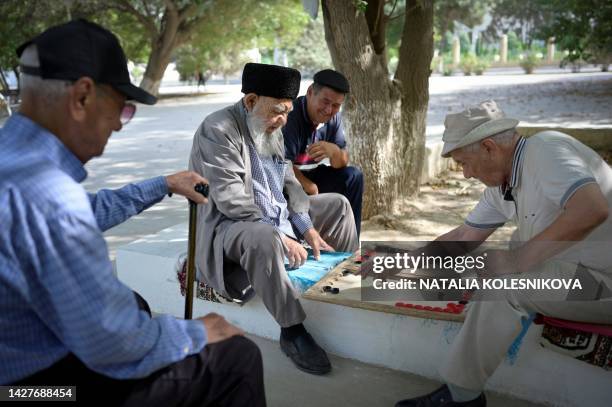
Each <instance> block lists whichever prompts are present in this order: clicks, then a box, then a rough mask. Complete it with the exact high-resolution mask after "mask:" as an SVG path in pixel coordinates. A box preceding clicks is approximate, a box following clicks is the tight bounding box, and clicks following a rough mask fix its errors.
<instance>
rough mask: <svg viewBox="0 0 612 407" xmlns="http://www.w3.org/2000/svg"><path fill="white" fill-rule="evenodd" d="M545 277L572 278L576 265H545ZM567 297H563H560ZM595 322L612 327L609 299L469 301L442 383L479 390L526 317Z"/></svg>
mask: <svg viewBox="0 0 612 407" xmlns="http://www.w3.org/2000/svg"><path fill="white" fill-rule="evenodd" d="M545 268H546V270H544V271H543V272H542V274H541V276H543V277H547V276H548V277H553V278H554V277H565V278H571V277H572V273H574V272H575V271H576V265H570V264H569V263H564V262H554V261H551V262H548V263H546V265H545ZM562 295H565V294H562ZM534 312H537V313H541V314H543V315H546V316H549V317H554V318H560V319H567V320H570V321H581V322H589V323H596V324H611V323H612V301H610V300H609V299H607V300H599V301H542V300H541V295H539V296H538V295H537V294H533V293H530V292H528V291H518V290H515V291H512V292H511V294H508V295H507V296H506V299H505V300H492V301H479V302H472V303H470V308H469V310H468V314H467V317H466V320H465V322H464V323H463V326H462V327H461V330H460V331H459V334H458V335H457V337H456V338H455V340H454V341H453V343H452V345H451V350H450V354H449V358H448V360H447V363H446V365H445V366H444V367H443V368H442V369H441V370H440V374H441V375H442V378H443V379H444V381H445V382H446V383H450V384H454V385H457V386H460V387H463V388H466V389H470V390H474V391H482V390H483V388H484V386H485V383H486V381H487V379H488V378H489V377H490V376H491V375H492V374H493V372H494V371H495V369H496V368H497V367H498V366H499V364H500V363H501V362H502V361H503V360H504V358H505V357H506V353H507V351H508V348H509V347H510V345H511V344H512V342H514V339H515V338H516V337H517V335H518V334H519V333H520V332H521V329H522V325H521V319H522V318H523V317H527V316H528V315H529V314H530V313H534Z"/></svg>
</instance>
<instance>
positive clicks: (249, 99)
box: [244, 93, 259, 112]
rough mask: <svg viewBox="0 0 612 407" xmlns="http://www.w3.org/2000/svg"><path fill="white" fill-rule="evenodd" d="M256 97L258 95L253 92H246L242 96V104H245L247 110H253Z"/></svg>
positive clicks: (257, 97)
mask: <svg viewBox="0 0 612 407" xmlns="http://www.w3.org/2000/svg"><path fill="white" fill-rule="evenodd" d="M258 99H259V96H257V95H256V94H255V93H247V94H246V95H245V96H244V104H245V105H246V109H247V111H248V112H252V111H253V108H255V104H256V103H257V100H258Z"/></svg>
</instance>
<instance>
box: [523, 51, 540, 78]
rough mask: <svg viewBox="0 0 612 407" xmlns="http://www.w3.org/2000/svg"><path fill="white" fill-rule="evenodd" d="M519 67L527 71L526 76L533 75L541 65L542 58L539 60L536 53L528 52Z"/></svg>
mask: <svg viewBox="0 0 612 407" xmlns="http://www.w3.org/2000/svg"><path fill="white" fill-rule="evenodd" d="M519 65H520V66H521V68H523V71H525V73H526V74H532V73H533V71H534V69H535V68H536V67H537V66H538V65H540V58H538V57H537V55H536V54H535V53H533V52H528V53H526V54H525V55H524V56H523V59H521V61H520V62H519Z"/></svg>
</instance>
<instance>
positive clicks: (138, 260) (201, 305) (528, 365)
mask: <svg viewBox="0 0 612 407" xmlns="http://www.w3.org/2000/svg"><path fill="white" fill-rule="evenodd" d="M186 248H187V224H180V225H176V226H173V227H171V228H168V229H165V230H163V231H161V232H160V233H158V234H156V235H153V236H149V237H146V238H143V239H141V240H138V241H135V242H133V243H130V244H128V245H125V246H122V247H120V248H119V249H118V250H117V274H118V277H119V279H120V280H121V281H123V282H124V283H125V284H127V285H128V286H129V287H131V288H132V289H133V290H135V291H137V292H138V293H139V294H141V295H142V296H143V297H144V298H145V299H146V300H147V301H148V302H149V305H150V306H151V309H152V310H153V311H154V312H157V313H167V314H171V315H174V316H177V317H182V316H183V312H184V297H182V296H181V295H180V290H179V283H178V281H177V278H176V271H175V270H176V264H177V261H178V258H179V256H180V255H181V254H182V253H185V252H186ZM303 306H304V309H305V311H306V313H307V315H308V318H307V319H306V322H305V325H306V327H307V328H308V330H309V331H310V332H311V333H312V335H313V336H314V337H315V338H316V339H317V341H318V342H319V343H320V344H321V346H323V347H324V348H325V349H326V350H327V351H329V352H330V353H333V354H335V355H338V356H342V357H346V358H351V359H356V360H359V361H362V362H366V363H371V364H374V365H379V366H385V367H388V368H391V369H396V370H401V371H406V372H410V373H414V374H418V375H421V376H425V377H429V378H433V379H438V380H439V379H440V377H439V375H438V372H437V367H438V366H441V364H442V363H444V360H445V357H446V354H447V352H448V350H449V344H450V343H451V342H452V340H453V338H454V336H455V335H456V334H457V332H458V330H459V329H460V327H461V324H460V323H457V322H448V321H439V320H431V319H422V318H415V317H411V316H406V315H397V314H388V313H383V312H376V311H369V310H364V309H357V308H351V307H345V306H340V305H334V304H329V303H324V302H319V301H312V300H307V299H303ZM208 312H216V313H218V314H221V315H223V316H224V317H225V318H226V319H228V320H229V321H230V322H232V323H234V324H235V325H237V326H239V327H241V328H242V329H243V330H244V331H246V332H248V333H251V334H254V335H257V336H261V337H265V338H271V339H274V340H278V336H279V333H280V329H279V327H278V325H277V324H276V322H275V321H274V320H273V319H272V317H271V316H270V314H269V313H268V312H267V310H266V309H265V307H264V305H263V303H262V302H261V300H260V299H259V298H258V297H256V298H254V299H253V300H252V301H250V302H249V303H247V304H246V305H244V306H243V307H240V306H238V305H234V304H217V303H212V302H208V301H202V300H198V299H196V300H195V301H194V308H193V314H194V316H200V315H205V314H206V313H208ZM540 332H541V327H539V326H532V327H531V328H530V330H529V332H528V333H527V335H526V336H525V338H524V340H523V345H522V347H521V349H520V352H519V355H518V358H517V360H516V362H515V364H514V365H512V366H511V365H510V363H509V362H508V361H506V362H504V363H503V364H502V366H500V368H499V369H497V371H496V372H495V374H494V375H493V377H491V379H490V380H489V383H488V385H487V389H488V390H491V391H496V392H499V393H503V394H508V395H511V396H514V397H517V398H521V399H526V400H530V401H533V402H539V403H547V404H552V405H560V406H587V405H588V406H602V407H603V406H610V405H611V404H610V403H611V400H612V372H606V371H604V370H603V369H601V368H597V367H594V366H591V365H588V364H586V363H584V362H579V361H577V360H574V359H571V358H569V357H565V356H563V355H560V354H558V353H555V352H552V351H549V350H547V349H543V348H541V347H540V346H539V345H538V343H537V342H538V338H539V335H540Z"/></svg>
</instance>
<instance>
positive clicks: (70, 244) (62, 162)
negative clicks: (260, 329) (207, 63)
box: [0, 20, 265, 407]
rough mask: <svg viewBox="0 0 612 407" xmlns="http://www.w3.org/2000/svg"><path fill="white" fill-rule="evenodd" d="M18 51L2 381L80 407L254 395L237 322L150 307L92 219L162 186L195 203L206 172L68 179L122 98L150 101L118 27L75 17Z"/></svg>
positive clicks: (4, 144)
mask: <svg viewBox="0 0 612 407" xmlns="http://www.w3.org/2000/svg"><path fill="white" fill-rule="evenodd" d="M18 55H19V56H20V69H21V72H22V78H21V96H22V104H21V107H20V109H19V112H18V113H16V114H14V115H13V116H12V117H11V118H10V119H9V120H8V121H7V123H6V124H5V126H4V127H3V128H2V129H0V224H1V225H2V228H0V366H2V368H0V384H1V385H8V384H11V385H20V386H32V385H38V386H53V385H55V386H63V387H62V389H58V388H56V389H55V391H53V390H54V389H52V388H48V389H45V390H44V391H42V392H41V394H44V395H47V396H48V395H53V396H55V397H56V399H57V400H61V399H72V400H75V399H76V400H78V402H79V403H80V405H95V404H102V405H107V406H142V405H147V406H164V407H166V406H177V405H181V406H205V405H215V406H219V405H223V406H230V405H231V406H245V405H249V406H251V405H259V406H263V405H265V395H264V389H263V369H262V361H261V355H260V353H259V350H258V348H257V346H256V345H255V344H254V343H252V342H251V341H250V340H248V339H246V338H245V337H244V336H242V335H241V331H240V330H239V329H238V328H236V327H234V326H232V325H230V324H229V323H228V322H226V321H225V320H224V319H223V318H221V317H220V316H218V315H214V314H209V315H207V316H205V317H203V318H200V319H194V320H182V319H177V318H173V317H170V316H168V315H157V316H155V317H153V318H152V317H151V315H150V311H149V310H148V306H147V305H146V302H145V301H144V299H142V298H141V297H139V296H135V295H134V293H133V292H132V291H131V290H130V289H129V288H128V287H127V286H125V285H124V284H122V283H121V282H120V281H119V280H118V279H117V278H116V277H115V275H114V274H113V266H112V264H111V262H110V260H109V257H108V250H107V247H106V242H105V241H104V237H103V235H102V232H103V231H104V230H106V229H109V228H111V227H113V226H115V225H117V224H119V223H121V222H123V221H124V220H126V219H128V218H129V217H130V216H132V215H135V214H137V213H139V212H141V211H143V210H144V209H146V208H148V207H150V206H151V205H153V204H155V203H157V202H159V201H161V200H162V199H163V198H164V197H165V196H166V195H167V194H169V193H177V194H181V195H185V196H187V197H188V198H190V199H192V200H194V201H196V202H198V203H205V201H206V200H205V199H204V198H203V197H202V196H200V195H199V194H197V193H196V192H195V191H194V186H195V185H196V184H198V183H201V182H205V181H206V180H205V179H204V178H202V177H201V176H200V175H198V174H196V173H194V172H187V171H184V172H181V173H177V174H173V175H170V176H167V177H157V178H153V179H150V180H146V181H143V182H139V183H134V184H130V185H127V186H125V187H123V188H121V189H118V190H102V191H99V192H98V193H97V194H87V193H86V192H85V190H84V189H83V187H81V186H80V185H79V183H80V182H81V181H83V180H84V179H85V177H86V176H87V172H86V170H85V168H84V164H85V163H86V162H88V161H89V160H90V159H91V158H93V157H95V156H99V155H101V154H102V152H103V150H104V147H105V145H106V143H107V141H108V139H109V137H110V135H111V133H112V132H113V131H119V130H121V128H122V126H123V125H125V124H126V123H127V122H128V121H129V120H130V118H131V117H132V116H133V115H134V113H135V110H136V106H135V105H133V104H131V103H126V99H132V100H135V101H138V102H141V103H146V104H153V103H155V101H156V99H155V97H153V96H152V95H150V94H148V93H147V92H145V91H144V90H142V89H140V88H138V87H136V86H134V85H133V84H131V83H130V79H129V74H128V70H127V63H126V58H125V55H124V54H123V50H122V49H121V46H120V45H119V41H118V40H117V38H116V37H115V36H114V35H113V34H112V33H111V32H109V31H108V30H106V29H104V28H103V27H100V26H99V25H96V24H93V23H90V22H88V21H85V20H76V21H72V22H70V23H67V24H63V25H60V26H56V27H52V28H50V29H48V30H47V31H45V32H44V33H42V34H41V35H39V36H37V37H36V38H34V39H33V40H32V41H29V42H27V43H26V44H24V45H22V46H21V47H20V48H19V49H18ZM66 386H76V389H74V388H73V389H69V388H67V387H66ZM28 400H31V401H32V400H34V399H33V398H32V397H31V395H30V398H29V399H28ZM37 400H40V399H37Z"/></svg>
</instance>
